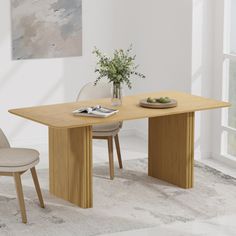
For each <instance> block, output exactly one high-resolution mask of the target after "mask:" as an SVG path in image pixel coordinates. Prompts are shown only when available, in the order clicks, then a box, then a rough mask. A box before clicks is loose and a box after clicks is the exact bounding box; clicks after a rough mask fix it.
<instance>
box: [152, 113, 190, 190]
mask: <svg viewBox="0 0 236 236" xmlns="http://www.w3.org/2000/svg"><path fill="white" fill-rule="evenodd" d="M193 155H194V113H184V114H178V115H170V116H163V117H154V118H149V163H148V174H149V176H152V177H155V178H158V179H161V180H164V181H167V182H169V183H172V184H175V185H177V186H179V187H182V188H192V187H193V165H194V163H193Z"/></svg>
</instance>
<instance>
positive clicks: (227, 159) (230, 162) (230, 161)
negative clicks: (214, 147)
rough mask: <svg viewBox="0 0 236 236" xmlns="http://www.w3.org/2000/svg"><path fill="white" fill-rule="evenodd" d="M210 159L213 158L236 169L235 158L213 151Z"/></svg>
mask: <svg viewBox="0 0 236 236" xmlns="http://www.w3.org/2000/svg"><path fill="white" fill-rule="evenodd" d="M211 160H215V161H217V162H219V163H221V164H222V165H225V166H228V167H230V168H235V169H236V159H235V160H234V159H233V158H230V157H227V156H223V155H219V154H216V153H213V154H212V157H211Z"/></svg>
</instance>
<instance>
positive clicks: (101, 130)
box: [77, 82, 123, 179]
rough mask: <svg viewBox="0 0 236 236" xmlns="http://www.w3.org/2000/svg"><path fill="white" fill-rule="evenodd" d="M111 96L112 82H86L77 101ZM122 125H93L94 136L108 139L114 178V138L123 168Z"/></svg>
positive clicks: (111, 171)
mask: <svg viewBox="0 0 236 236" xmlns="http://www.w3.org/2000/svg"><path fill="white" fill-rule="evenodd" d="M110 97H111V84H108V83H101V82H100V83H98V84H97V85H96V86H94V85H93V83H88V84H86V85H85V86H84V87H83V88H82V89H81V90H80V92H79V94H78V97H77V101H79V100H80V101H81V100H90V99H99V98H110ZM121 127H122V122H116V123H110V124H106V125H95V126H93V138H94V139H105V140H107V141H108V154H109V166H110V178H111V179H114V160H113V138H114V139H115V144H116V151H117V157H118V162H119V167H120V169H122V168H123V165H122V159H121V153H120V144H119V136H118V133H119V131H120V129H121Z"/></svg>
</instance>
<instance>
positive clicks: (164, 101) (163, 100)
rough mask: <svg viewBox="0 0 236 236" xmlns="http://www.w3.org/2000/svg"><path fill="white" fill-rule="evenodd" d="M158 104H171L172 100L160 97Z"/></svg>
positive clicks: (157, 100)
mask: <svg viewBox="0 0 236 236" xmlns="http://www.w3.org/2000/svg"><path fill="white" fill-rule="evenodd" d="M156 102H159V103H169V102H171V100H170V98H169V97H160V98H157V99H156Z"/></svg>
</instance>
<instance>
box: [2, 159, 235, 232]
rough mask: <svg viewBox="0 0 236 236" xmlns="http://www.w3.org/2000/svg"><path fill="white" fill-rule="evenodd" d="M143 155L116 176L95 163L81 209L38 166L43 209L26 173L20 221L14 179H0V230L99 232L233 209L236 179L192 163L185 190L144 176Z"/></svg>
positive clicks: (207, 216) (132, 227)
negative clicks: (191, 181) (89, 197)
mask: <svg viewBox="0 0 236 236" xmlns="http://www.w3.org/2000/svg"><path fill="white" fill-rule="evenodd" d="M146 173H147V160H146V159H142V160H131V161H124V169H123V170H119V169H118V168H116V178H115V179H114V180H113V181H111V180H109V179H108V164H107V163H104V164H98V165H95V167H94V208H93V209H86V210H85V209H80V208H78V207H75V206H73V205H72V204H69V203H66V202H64V201H62V200H60V199H57V198H55V197H53V196H52V195H50V194H49V192H48V170H39V171H38V175H39V179H40V182H41V186H42V190H43V195H44V200H45V202H46V209H41V208H40V207H39V206H38V201H37V197H36V194H35V190H34V187H33V183H32V180H31V176H30V175H25V176H24V178H23V185H24V193H25V198H26V207H27V214H28V221H29V223H28V224H27V225H24V224H22V223H21V218H20V212H19V210H18V204H17V199H16V197H15V188H14V183H13V179H11V178H5V177H2V178H0V235H1V236H2V235H17V236H21V235H24V236H27V235H34V236H38V235H50V236H53V235H56V236H60V235H63V236H66V235H83V236H87V235H100V234H105V233H113V232H119V231H127V230H134V229H140V228H147V227H155V226H158V225H163V224H171V223H174V222H188V221H194V220H199V219H210V218H212V217H216V216H218V215H221V216H222V215H224V214H226V213H227V214H230V213H233V212H235V211H236V179H234V178H232V177H230V176H227V175H224V174H223V173H221V172H219V171H217V170H215V169H212V168H210V167H207V166H204V165H202V164H199V163H197V164H196V165H195V187H194V188H193V189H191V190H184V189H180V188H177V187H175V186H173V185H170V184H167V183H165V182H162V181H159V180H157V179H154V178H152V177H148V176H147V174H146Z"/></svg>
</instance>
